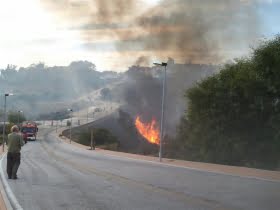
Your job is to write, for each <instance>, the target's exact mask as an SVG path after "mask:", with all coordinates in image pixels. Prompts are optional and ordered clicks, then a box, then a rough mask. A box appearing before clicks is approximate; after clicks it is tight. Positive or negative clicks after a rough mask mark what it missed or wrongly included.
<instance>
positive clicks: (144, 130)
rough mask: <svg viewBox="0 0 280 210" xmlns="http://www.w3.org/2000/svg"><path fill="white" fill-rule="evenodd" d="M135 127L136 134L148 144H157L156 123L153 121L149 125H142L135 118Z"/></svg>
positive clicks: (157, 132) (157, 130)
mask: <svg viewBox="0 0 280 210" xmlns="http://www.w3.org/2000/svg"><path fill="white" fill-rule="evenodd" d="M135 126H136V128H137V130H138V132H139V133H140V134H141V135H142V136H143V137H144V138H145V139H146V140H147V141H148V142H150V143H152V144H159V139H160V138H159V129H158V126H157V125H156V121H155V120H154V119H153V120H152V122H150V123H146V124H145V123H143V122H141V120H140V117H139V116H137V117H136V120H135Z"/></svg>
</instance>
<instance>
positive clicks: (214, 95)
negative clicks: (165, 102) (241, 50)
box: [165, 35, 280, 169]
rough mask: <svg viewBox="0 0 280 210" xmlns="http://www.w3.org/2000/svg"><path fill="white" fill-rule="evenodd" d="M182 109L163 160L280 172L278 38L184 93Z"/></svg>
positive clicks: (263, 44)
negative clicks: (199, 162) (176, 128)
mask: <svg viewBox="0 0 280 210" xmlns="http://www.w3.org/2000/svg"><path fill="white" fill-rule="evenodd" d="M185 100H186V103H187V108H186V112H185V115H184V116H183V117H182V119H181V123H180V125H179V126H178V132H177V136H176V138H175V139H173V140H172V141H167V139H166V142H167V145H166V151H165V152H166V155H167V156H169V157H173V158H174V157H175V158H182V159H188V160H194V161H205V162H212V163H221V164H230V165H242V166H248V167H258V168H265V169H279V168H280V152H279V151H280V36H279V35H278V36H276V37H275V38H274V39H272V40H266V41H263V42H262V43H261V44H260V45H259V47H257V48H255V49H253V52H252V55H251V56H250V57H247V58H240V59H237V60H236V61H235V63H233V64H228V65H225V66H224V67H223V68H222V69H221V71H220V72H219V73H217V74H214V75H213V76H210V77H207V78H205V79H203V80H201V81H200V82H198V83H197V84H196V85H195V86H194V87H192V88H190V89H188V90H187V91H186V92H185Z"/></svg>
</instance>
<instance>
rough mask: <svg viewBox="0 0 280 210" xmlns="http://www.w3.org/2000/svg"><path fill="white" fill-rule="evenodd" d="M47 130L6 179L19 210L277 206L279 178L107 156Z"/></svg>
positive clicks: (265, 208)
mask: <svg viewBox="0 0 280 210" xmlns="http://www.w3.org/2000/svg"><path fill="white" fill-rule="evenodd" d="M50 131H51V130H50V129H41V130H40V132H39V140H37V141H35V142H28V143H27V144H26V145H25V146H24V147H23V150H22V163H21V165H20V169H19V171H18V176H19V179H18V180H8V183H9V185H10V187H11V189H12V191H13V193H14V194H15V196H16V198H17V200H18V202H19V204H20V205H21V206H22V207H23V209H26V210H40V209H46V210H60V209H61V210H62V209H63V210H66V209H67V210H72V209H73V210H86V209H88V210H91V209H98V210H102V209H105V210H109V209H113V210H114V209H127V210H134V209H139V210H140V209H141V210H142V209H152V210H156V209H168V210H176V209H197V210H204V209H205V210H208V209H219V210H222V209H244V210H245V209H246V210H250V209H252V210H272V209H273V210H279V209H280V183H279V182H272V181H265V180H258V179H252V178H242V177H236V176H230V175H222V174H215V173H209V172H202V171H195V170H191V169H187V168H180V167H172V166H165V165H162V164H158V163H151V162H145V161H140V160H139V161H138V160H132V159H127V158H122V157H114V156H106V155H103V154H98V153H96V152H95V151H85V150H82V149H80V148H76V147H73V146H72V145H68V144H65V143H62V142H60V141H58V140H57V139H56V137H55V135H54V133H51V132H50ZM3 165H4V166H5V165H6V160H5V162H4V164H3ZM3 170H5V169H4V168H3Z"/></svg>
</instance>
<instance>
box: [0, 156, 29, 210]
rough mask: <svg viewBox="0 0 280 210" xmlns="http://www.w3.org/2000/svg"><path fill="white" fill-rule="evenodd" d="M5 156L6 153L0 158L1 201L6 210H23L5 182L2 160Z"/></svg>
mask: <svg viewBox="0 0 280 210" xmlns="http://www.w3.org/2000/svg"><path fill="white" fill-rule="evenodd" d="M6 156H7V153H4V154H3V155H2V157H1V158H0V167H1V168H0V177H1V180H0V182H1V194H2V197H3V200H4V202H5V205H6V209H7V210H13V209H14V210H23V208H22V207H21V205H20V204H19V203H18V201H17V199H16V197H15V195H14V193H13V191H12V190H11V188H10V185H9V183H8V182H7V179H6V176H5V174H4V171H3V167H2V166H3V159H4V157H6Z"/></svg>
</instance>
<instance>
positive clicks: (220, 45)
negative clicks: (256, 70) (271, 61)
mask: <svg viewBox="0 0 280 210" xmlns="http://www.w3.org/2000/svg"><path fill="white" fill-rule="evenodd" d="M145 2H146V1H141V0H114V1H109V0H79V1H78V0H76V1H73V0H58V1H52V0H44V1H43V3H44V5H45V6H46V7H47V8H49V9H51V10H55V11H57V12H58V13H59V14H60V15H61V16H64V17H65V18H66V19H68V20H71V23H72V25H74V28H75V27H76V28H79V29H80V30H81V32H82V34H83V37H84V38H85V42H86V44H85V46H88V47H89V48H93V49H95V48H96V42H98V40H103V38H104V37H106V40H113V41H111V42H109V41H107V42H108V43H102V45H106V44H112V43H113V44H114V45H115V47H116V49H115V50H117V51H118V52H119V53H123V54H125V53H128V52H134V53H135V52H136V53H137V52H138V53H139V56H141V55H142V56H143V54H145V53H146V55H144V56H151V55H152V57H153V58H158V59H164V58H165V59H166V58H168V57H173V58H175V59H177V60H178V59H179V60H181V61H187V62H192V63H219V62H220V61H222V60H224V59H227V58H228V57H231V56H232V55H230V54H235V53H236V51H238V50H237V49H238V48H240V47H244V46H248V43H250V42H251V41H252V39H255V38H256V37H257V35H258V31H259V21H258V14H257V12H256V11H257V6H258V5H257V3H256V2H255V1H241V0H240V1H239V0H224V1H221V0H208V1H193V0H162V1H159V3H158V4H157V5H156V6H153V7H148V6H147V5H146V4H147V2H146V3H145Z"/></svg>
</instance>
